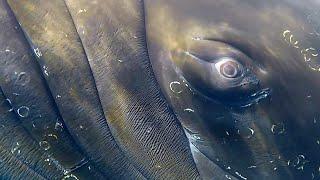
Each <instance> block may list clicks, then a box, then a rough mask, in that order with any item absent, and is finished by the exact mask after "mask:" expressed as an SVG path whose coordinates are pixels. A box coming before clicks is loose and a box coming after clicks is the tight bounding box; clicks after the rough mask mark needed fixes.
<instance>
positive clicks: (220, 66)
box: [215, 58, 243, 78]
mask: <svg viewBox="0 0 320 180" xmlns="http://www.w3.org/2000/svg"><path fill="white" fill-rule="evenodd" d="M215 66H216V68H217V70H218V71H219V73H220V74H221V75H222V76H224V77H225V78H237V77H239V76H241V75H242V72H243V66H242V65H241V64H240V63H239V62H237V61H235V60H232V59H229V58H224V59H222V60H221V61H219V62H218V63H216V64H215Z"/></svg>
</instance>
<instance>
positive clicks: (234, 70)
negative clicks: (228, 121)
mask: <svg viewBox="0 0 320 180" xmlns="http://www.w3.org/2000/svg"><path fill="white" fill-rule="evenodd" d="M172 59H173V62H174V63H175V64H176V66H177V68H176V69H177V71H178V73H179V74H180V75H182V77H183V78H184V79H185V80H186V82H187V83H188V84H189V85H190V87H191V88H193V89H194V90H195V91H196V92H198V93H199V94H201V95H203V96H204V97H208V98H210V99H214V100H218V101H220V102H223V103H227V104H243V103H244V104H245V103H248V102H249V101H252V100H254V99H255V98H256V97H257V96H259V97H257V98H260V96H265V94H264V91H263V93H261V92H262V89H261V87H260V83H259V82H260V79H259V78H258V74H257V72H259V66H257V65H256V64H255V63H254V61H253V60H252V59H251V58H250V57H248V56H246V55H245V54H244V53H242V52H241V51H240V50H238V49H236V48H234V47H232V46H230V45H228V44H226V43H222V42H218V41H207V40H201V41H195V42H192V43H191V45H189V47H187V48H186V50H181V49H180V50H178V51H176V52H173V53H172ZM239 102H243V103H239Z"/></svg>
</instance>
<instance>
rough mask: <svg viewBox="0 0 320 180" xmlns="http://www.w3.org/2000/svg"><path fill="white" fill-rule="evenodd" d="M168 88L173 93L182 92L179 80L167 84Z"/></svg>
mask: <svg viewBox="0 0 320 180" xmlns="http://www.w3.org/2000/svg"><path fill="white" fill-rule="evenodd" d="M169 87H170V90H171V91H172V92H174V93H177V94H180V93H182V89H181V83H180V82H179V81H173V82H171V83H170V85H169Z"/></svg>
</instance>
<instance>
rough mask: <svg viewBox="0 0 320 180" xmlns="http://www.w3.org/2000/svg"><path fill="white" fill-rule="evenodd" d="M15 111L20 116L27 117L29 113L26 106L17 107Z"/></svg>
mask: <svg viewBox="0 0 320 180" xmlns="http://www.w3.org/2000/svg"><path fill="white" fill-rule="evenodd" d="M17 113H18V115H19V116H20V117H23V118H25V117H28V115H29V108H28V107H27V106H21V107H20V108H19V109H18V111H17Z"/></svg>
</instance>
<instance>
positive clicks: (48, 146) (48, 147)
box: [39, 141, 50, 151]
mask: <svg viewBox="0 0 320 180" xmlns="http://www.w3.org/2000/svg"><path fill="white" fill-rule="evenodd" d="M39 146H40V147H42V148H43V149H44V150H45V151H47V150H49V149H50V144H49V143H48V142H47V141H40V142H39Z"/></svg>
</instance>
